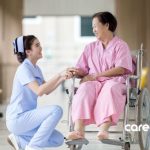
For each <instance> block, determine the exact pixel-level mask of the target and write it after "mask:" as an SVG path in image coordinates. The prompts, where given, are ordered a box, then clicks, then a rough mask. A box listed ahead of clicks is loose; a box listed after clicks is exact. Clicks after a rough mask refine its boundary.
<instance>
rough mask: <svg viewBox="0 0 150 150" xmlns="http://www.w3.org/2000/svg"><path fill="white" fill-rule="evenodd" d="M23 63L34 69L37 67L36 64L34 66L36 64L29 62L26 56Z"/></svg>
mask: <svg viewBox="0 0 150 150" xmlns="http://www.w3.org/2000/svg"><path fill="white" fill-rule="evenodd" d="M24 63H27V64H29V65H30V66H31V67H32V68H33V69H36V68H37V66H36V65H33V64H32V62H31V61H30V60H29V59H28V58H26V59H25V60H24Z"/></svg>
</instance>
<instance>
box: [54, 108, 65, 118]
mask: <svg viewBox="0 0 150 150" xmlns="http://www.w3.org/2000/svg"><path fill="white" fill-rule="evenodd" d="M52 107H53V112H54V113H55V114H56V115H57V116H59V117H60V118H61V117H62V115H63V109H62V108H61V107H60V106H58V105H53V106H52Z"/></svg>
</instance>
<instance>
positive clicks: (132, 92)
mask: <svg viewBox="0 0 150 150" xmlns="http://www.w3.org/2000/svg"><path fill="white" fill-rule="evenodd" d="M142 59H143V44H141V48H140V49H139V50H138V53H137V55H136V60H137V62H136V73H135V75H129V77H128V78H127V80H126V87H127V97H126V105H125V108H124V120H123V132H122V138H119V140H113V139H105V140H102V141H101V142H102V143H105V144H110V145H118V146H122V148H123V149H125V150H130V144H133V143H136V142H138V141H137V139H136V138H137V137H138V139H140V140H142V142H141V141H140V143H139V144H142V145H140V149H141V150H148V149H146V148H144V146H145V145H146V146H147V145H148V144H147V143H144V142H143V139H142V136H141V135H142V132H140V133H139V134H138V135H137V134H135V133H134V136H133V137H132V136H131V133H129V132H128V131H126V130H125V126H126V125H127V124H129V121H130V119H129V110H130V107H133V108H134V109H135V111H136V112H137V113H136V116H135V118H134V121H135V123H136V124H137V125H139V124H140V123H142V122H141V118H139V117H138V115H139V114H140V113H141V112H139V111H140V110H142V108H141V107H142V104H143V102H144V100H141V97H142V96H141V95H142V93H143V92H142V91H143V90H145V89H143V90H142V89H141V87H140V85H141V72H142V62H143V60H142ZM131 81H134V83H135V86H134V87H132V84H131ZM66 93H67V94H69V91H68V89H67V90H66ZM74 94H75V77H74V78H73V84H72V87H71V93H70V95H69V105H68V110H69V111H68V120H69V122H68V125H69V131H73V129H74V125H73V122H72V118H71V110H72V108H71V105H72V98H73V96H74ZM140 101H142V104H141V103H139V102H140ZM148 101H149V102H150V100H148ZM149 112H150V110H149ZM114 133H115V132H114ZM116 133H117V132H116ZM149 133H150V131H149ZM136 136H137V137H136ZM135 137H136V138H135ZM147 139H150V137H149V136H148V138H147ZM88 143H89V141H88V140H87V139H78V140H66V144H67V145H68V147H69V148H70V150H81V149H82V146H83V145H87V144H88ZM148 146H149V145H148Z"/></svg>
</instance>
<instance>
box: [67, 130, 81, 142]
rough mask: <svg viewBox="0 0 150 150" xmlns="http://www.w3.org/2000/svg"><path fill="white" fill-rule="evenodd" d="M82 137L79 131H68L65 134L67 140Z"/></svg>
mask: <svg viewBox="0 0 150 150" xmlns="http://www.w3.org/2000/svg"><path fill="white" fill-rule="evenodd" d="M83 138H84V134H83V133H82V132H80V131H72V132H69V134H68V136H67V139H68V140H77V139H83Z"/></svg>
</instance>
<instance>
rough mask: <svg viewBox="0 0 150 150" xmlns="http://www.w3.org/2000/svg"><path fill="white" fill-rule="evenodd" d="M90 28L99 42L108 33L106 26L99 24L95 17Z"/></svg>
mask: <svg viewBox="0 0 150 150" xmlns="http://www.w3.org/2000/svg"><path fill="white" fill-rule="evenodd" d="M92 28H93V33H94V34H95V36H96V37H97V39H99V40H101V39H102V38H103V37H104V36H105V33H106V32H107V31H108V24H105V25H103V24H102V23H101V22H99V20H98V18H96V17H95V18H93V20H92Z"/></svg>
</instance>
